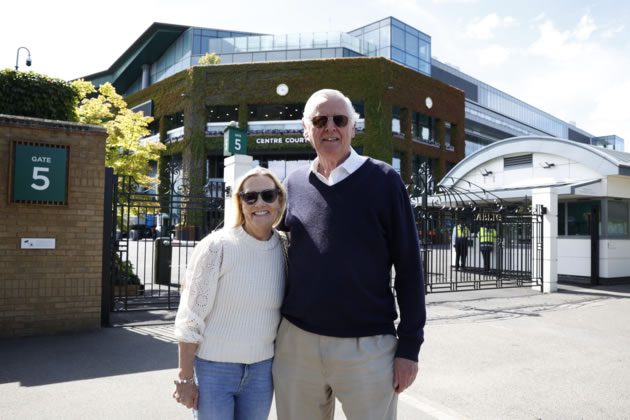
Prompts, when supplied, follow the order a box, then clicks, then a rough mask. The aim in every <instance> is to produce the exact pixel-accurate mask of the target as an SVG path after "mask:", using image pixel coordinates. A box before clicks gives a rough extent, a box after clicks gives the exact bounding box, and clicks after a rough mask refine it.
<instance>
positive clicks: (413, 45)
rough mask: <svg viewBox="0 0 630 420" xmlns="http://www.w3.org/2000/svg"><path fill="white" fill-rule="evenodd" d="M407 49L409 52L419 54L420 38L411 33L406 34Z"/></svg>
mask: <svg viewBox="0 0 630 420" xmlns="http://www.w3.org/2000/svg"><path fill="white" fill-rule="evenodd" d="M405 51H407V52H408V53H409V54H413V55H417V54H418V38H417V37H415V36H413V35H412V34H410V33H407V34H405Z"/></svg>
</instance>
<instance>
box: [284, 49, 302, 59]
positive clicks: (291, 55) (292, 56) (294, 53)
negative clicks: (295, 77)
mask: <svg viewBox="0 0 630 420" xmlns="http://www.w3.org/2000/svg"><path fill="white" fill-rule="evenodd" d="M299 59H300V50H293V51H287V60H299Z"/></svg>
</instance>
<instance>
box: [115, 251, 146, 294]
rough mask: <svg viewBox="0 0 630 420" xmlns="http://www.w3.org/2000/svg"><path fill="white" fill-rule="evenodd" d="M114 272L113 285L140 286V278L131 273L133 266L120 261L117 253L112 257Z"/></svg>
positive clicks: (127, 262) (128, 262)
mask: <svg viewBox="0 0 630 420" xmlns="http://www.w3.org/2000/svg"><path fill="white" fill-rule="evenodd" d="M114 265H115V267H114V270H116V276H115V277H114V285H116V286H125V285H133V284H140V277H138V275H137V274H136V273H134V272H133V264H132V263H131V262H130V261H122V260H121V258H120V255H118V253H116V254H115V257H114Z"/></svg>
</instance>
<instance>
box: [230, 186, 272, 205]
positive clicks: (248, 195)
mask: <svg viewBox="0 0 630 420" xmlns="http://www.w3.org/2000/svg"><path fill="white" fill-rule="evenodd" d="M278 194H280V190H279V189H278V188H273V189H269V190H262V191H247V192H245V191H241V192H240V193H238V195H239V197H241V200H243V201H244V202H245V203H247V204H249V205H252V204H255V203H256V201H258V195H260V196H261V197H262V199H263V201H264V202H265V203H273V202H274V201H276V199H277V198H278Z"/></svg>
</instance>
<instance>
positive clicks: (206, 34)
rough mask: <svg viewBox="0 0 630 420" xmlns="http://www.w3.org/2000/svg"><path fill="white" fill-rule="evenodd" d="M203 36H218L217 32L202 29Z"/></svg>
mask: <svg viewBox="0 0 630 420" xmlns="http://www.w3.org/2000/svg"><path fill="white" fill-rule="evenodd" d="M201 34H202V35H203V36H208V37H210V36H217V31H211V30H209V29H202V31H201Z"/></svg>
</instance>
